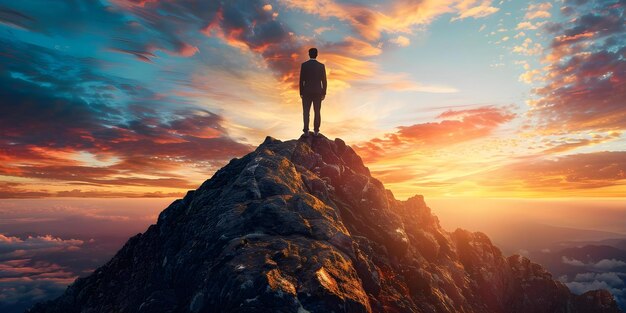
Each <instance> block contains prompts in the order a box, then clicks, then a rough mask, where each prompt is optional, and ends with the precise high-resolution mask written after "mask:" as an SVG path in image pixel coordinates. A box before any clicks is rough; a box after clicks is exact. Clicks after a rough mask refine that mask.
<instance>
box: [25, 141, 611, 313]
mask: <svg viewBox="0 0 626 313" xmlns="http://www.w3.org/2000/svg"><path fill="white" fill-rule="evenodd" d="M31 312H64V313H70V312H294V313H306V312H315V313H318V312H350V313H352V312H354V313H357V312H507V313H514V312H535V313H541V312H546V313H548V312H569V313H576V312H580V313H582V312H585V313H591V312H619V310H618V309H617V306H616V303H615V301H614V300H613V298H612V297H611V295H610V294H609V293H608V292H606V291H592V292H588V293H586V294H583V295H580V296H576V295H574V294H572V293H570V291H569V290H568V289H567V287H566V286H564V285H563V284H561V283H560V282H558V281H555V280H553V279H552V276H551V275H550V273H548V272H546V271H545V270H544V269H543V268H542V267H541V266H539V265H537V264H534V263H532V262H531V261H529V260H528V259H526V258H524V257H521V256H517V255H515V256H511V257H508V258H506V257H504V256H503V255H502V253H501V252H500V250H499V249H498V248H496V247H495V246H494V245H493V244H492V243H491V242H490V240H489V238H487V236H485V235H484V234H482V233H470V232H467V231H464V230H456V231H454V232H452V233H449V232H446V231H444V230H443V229H442V228H441V226H440V225H439V221H438V220H437V217H435V216H433V215H432V214H431V212H430V209H429V208H428V207H427V206H426V204H425V203H424V199H423V198H422V196H415V197H413V198H410V199H409V200H407V201H398V200H396V199H395V198H394V197H393V195H392V193H391V192H390V191H389V190H386V189H385V188H384V186H383V185H382V183H381V182H380V181H378V180H376V179H375V178H373V177H371V176H370V173H369V170H368V169H367V168H366V167H365V166H364V165H363V163H362V161H361V159H360V157H359V156H358V155H357V154H356V153H355V152H354V151H353V150H352V149H351V148H350V147H349V146H347V145H346V144H345V143H344V142H343V141H342V140H340V139H336V140H334V141H332V140H328V139H326V138H324V137H322V136H320V137H309V138H301V139H299V140H291V141H286V142H281V141H279V140H275V139H272V138H270V137H268V138H267V139H266V140H265V142H263V144H261V145H260V146H259V147H258V148H257V149H256V151H254V152H252V153H250V154H248V155H246V156H244V157H243V158H241V159H233V160H232V161H231V162H230V163H229V164H228V165H226V166H225V167H224V168H222V169H221V170H219V171H218V172H217V173H216V174H215V175H214V176H213V177H212V178H211V179H209V180H207V181H206V182H204V183H203V184H202V186H200V188H198V189H197V190H195V191H190V192H189V193H188V194H187V195H186V196H185V197H184V198H183V199H180V200H176V201H175V202H174V203H172V204H171V205H170V206H169V207H168V208H167V209H165V210H164V211H163V212H162V213H161V214H160V216H159V219H158V222H157V224H156V225H152V226H150V227H149V228H148V230H147V231H146V232H145V233H143V234H139V235H136V236H134V237H132V238H131V239H130V240H129V241H128V242H127V243H126V245H124V247H123V248H122V249H121V250H120V251H119V252H118V253H117V255H115V257H114V258H113V259H112V260H111V261H109V262H108V263H107V264H106V265H104V266H102V267H101V268H99V269H97V270H96V271H95V272H94V273H93V274H92V275H90V276H89V277H86V278H80V279H78V280H76V282H75V283H73V284H72V285H71V286H70V287H69V288H68V289H67V291H66V292H65V294H64V295H63V296H61V297H60V298H58V299H56V300H54V301H50V302H47V303H43V304H39V305H37V306H35V307H34V308H33V309H32V310H31Z"/></svg>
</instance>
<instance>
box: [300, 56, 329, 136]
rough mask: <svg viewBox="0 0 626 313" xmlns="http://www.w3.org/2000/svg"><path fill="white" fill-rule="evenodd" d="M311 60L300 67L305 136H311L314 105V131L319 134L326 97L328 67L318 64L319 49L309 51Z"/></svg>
mask: <svg viewBox="0 0 626 313" xmlns="http://www.w3.org/2000/svg"><path fill="white" fill-rule="evenodd" d="M309 58H310V59H309V60H308V61H306V62H304V63H302V66H301V67H300V98H302V111H303V118H304V128H303V129H302V131H304V135H305V136H308V135H309V112H310V111H311V103H313V111H314V112H315V117H314V118H313V131H314V134H315V136H317V135H318V134H319V131H320V124H321V122H322V117H321V113H320V110H321V109H322V100H324V98H325V97H326V86H327V85H326V67H324V64H322V63H320V62H318V61H317V60H316V59H315V58H317V49H316V48H311V49H309Z"/></svg>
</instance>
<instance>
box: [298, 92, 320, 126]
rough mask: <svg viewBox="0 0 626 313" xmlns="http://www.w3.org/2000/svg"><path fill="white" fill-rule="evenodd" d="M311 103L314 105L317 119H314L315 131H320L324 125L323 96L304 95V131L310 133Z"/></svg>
mask: <svg viewBox="0 0 626 313" xmlns="http://www.w3.org/2000/svg"><path fill="white" fill-rule="evenodd" d="M311 103H312V104H313V112H314V114H315V117H314V118H313V130H314V131H316V132H319V131H320V124H321V123H322V116H321V113H320V111H321V109H322V96H321V95H302V113H303V114H302V115H303V119H304V128H303V129H302V131H304V132H308V131H309V113H310V112H311Z"/></svg>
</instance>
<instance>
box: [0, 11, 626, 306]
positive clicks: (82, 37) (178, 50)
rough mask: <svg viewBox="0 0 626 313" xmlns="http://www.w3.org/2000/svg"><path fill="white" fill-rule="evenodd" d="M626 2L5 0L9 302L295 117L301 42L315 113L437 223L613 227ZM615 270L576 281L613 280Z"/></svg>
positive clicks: (90, 254) (151, 218) (3, 288)
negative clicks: (318, 89)
mask: <svg viewBox="0 0 626 313" xmlns="http://www.w3.org/2000/svg"><path fill="white" fill-rule="evenodd" d="M625 7H626V1H624V0H596V1H585V0H557V1H552V2H545V1H538V2H537V1H512V0H509V1H489V0H397V1H379V0H317V1H310V0H266V1H265V0H263V1H260V0H222V1H219V0H177V1H176V0H55V1H51V0H19V1H16V0H0V311H2V312H9V313H12V312H23V310H24V309H25V308H27V307H29V306H31V305H32V304H33V303H35V302H37V301H41V300H44V299H49V298H53V297H56V296H58V295H59V294H60V293H61V292H62V291H63V290H64V289H65V288H66V287H67V285H68V284H69V283H71V282H72V281H74V279H75V278H76V277H79V276H85V275H87V274H89V273H91V272H93V270H94V269H95V268H97V267H99V266H101V265H102V264H104V263H105V262H106V261H107V260H109V259H110V258H111V256H112V255H113V254H114V253H115V252H116V251H117V250H118V249H119V248H120V247H121V246H122V244H123V243H124V242H126V240H127V239H128V238H129V236H131V235H133V234H136V233H137V232H142V231H144V230H145V229H146V227H147V226H148V225H150V224H152V223H155V222H156V218H157V216H158V214H159V212H160V211H161V210H163V209H164V208H165V207H166V206H167V205H168V204H169V203H171V202H172V201H173V199H175V198H177V197H181V196H182V195H184V194H185V192H186V191H187V190H189V189H196V188H197V187H198V186H199V185H200V184H201V183H202V182H203V181H205V180H206V179H208V178H210V177H211V175H212V174H213V173H214V172H215V171H216V170H217V169H219V168H220V167H222V166H223V165H225V164H226V163H227V162H228V161H229V160H230V159H232V158H235V157H241V156H243V155H245V154H246V153H248V152H250V151H252V150H253V149H254V148H255V147H256V146H258V145H259V144H260V143H261V142H262V141H263V140H264V138H265V137H266V136H273V137H275V138H278V139H281V140H289V139H295V138H298V137H299V136H300V133H301V129H302V125H301V119H302V116H301V114H302V113H301V110H302V109H301V103H300V98H299V96H298V94H297V89H296V87H297V79H298V71H299V68H300V63H301V62H304V61H306V60H307V59H308V56H307V50H308V49H309V48H310V47H317V48H318V49H319V52H320V54H319V58H318V59H319V60H320V61H321V62H323V63H325V65H326V70H327V76H328V82H329V87H328V95H327V96H326V100H325V101H324V102H323V105H322V127H321V132H322V133H323V134H324V135H325V136H327V137H329V138H331V139H332V138H337V137H338V138H342V139H343V140H345V141H346V143H347V144H349V145H350V146H352V147H353V148H354V149H355V150H356V151H357V152H358V153H359V154H360V155H361V156H362V158H363V161H364V162H365V164H366V166H368V167H369V168H370V170H371V172H372V174H373V176H375V177H377V178H379V179H380V180H382V181H383V183H385V186H386V187H387V188H389V189H391V190H392V191H393V193H394V195H395V196H396V197H397V198H399V199H406V198H408V197H410V196H412V195H414V194H422V195H424V196H425V197H426V201H427V203H428V204H429V205H431V206H432V208H433V212H435V213H436V214H437V215H438V216H439V217H440V219H441V223H442V225H444V227H445V228H446V229H448V230H454V229H455V228H456V227H463V228H466V229H470V230H480V231H484V232H485V233H487V234H488V235H489V236H490V237H491V238H492V239H493V241H494V242H495V243H496V244H498V246H499V247H501V248H503V249H504V250H503V251H505V252H506V253H513V252H516V253H521V254H524V255H528V252H529V251H532V249H530V248H529V247H528V246H525V245H524V244H525V243H524V244H520V243H519V242H520V240H522V241H523V240H526V239H527V237H533V238H535V239H536V240H535V241H534V242H532V244H533V247H535V248H537V249H540V250H537V251H544V250H545V249H547V248H548V247H549V245H548V244H555V245H556V244H559V243H561V242H563V241H567V240H589V241H592V240H600V239H607V238H619V237H622V238H624V237H626V223H625V222H624V221H625V220H626V135H625V134H624V133H625V132H626V60H625V59H626V25H625V24H624V8H625ZM114 198H115V199H114ZM131 198H132V199H131ZM496 198H497V199H496ZM529 233H532V234H533V235H534V236H527V235H528V234H529ZM537 238H538V239H537ZM533 240H534V239H533ZM522 251H526V253H523V252H522ZM537 251H535V253H542V252H537ZM531 253H532V252H531ZM625 261H626V260H623V261H622V263H623V262H625ZM619 274H620V275H622V276H619V277H622V279H623V280H619V279H618V280H617V285H616V284H615V280H611V281H602V282H597V281H595V280H594V281H591V282H586V281H585V282H579V281H576V278H574V277H570V278H569V280H570V281H569V283H570V284H577V285H576V286H578V287H577V288H578V289H577V290H578V291H580V292H582V291H586V290H591V289H595V288H598V285H597V283H605V285H606V288H607V289H610V290H611V291H612V292H613V294H614V295H616V296H619V295H621V297H624V296H625V295H626V273H619ZM583 283H584V284H586V285H585V287H584V288H580V286H581V284H583ZM605 285H602V286H601V287H602V288H605ZM609 286H612V287H611V288H613V289H611V288H609ZM585 288H586V289H585ZM620 299H622V298H620ZM623 299H626V298H623ZM623 303H626V300H623Z"/></svg>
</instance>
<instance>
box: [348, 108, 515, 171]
mask: <svg viewBox="0 0 626 313" xmlns="http://www.w3.org/2000/svg"><path fill="white" fill-rule="evenodd" d="M514 117H515V114H513V113H510V112H509V111H507V110H506V109H502V108H496V107H481V108H476V109H468V110H449V111H446V112H443V113H441V114H440V115H439V116H438V118H439V119H442V121H440V122H431V123H423V124H414V125H411V126H400V127H398V131H396V132H394V133H388V134H386V135H385V136H384V137H383V138H374V139H371V140H370V141H368V142H364V143H362V144H359V145H357V146H355V150H356V151H357V152H358V153H359V154H360V155H361V157H362V158H363V159H364V160H365V162H376V161H377V160H380V159H389V158H393V157H398V156H401V155H406V154H410V153H412V152H413V151H414V150H415V149H417V148H418V147H428V148H429V149H434V148H437V147H442V146H448V145H453V144H456V143H460V142H465V141H469V140H472V139H476V138H480V137H484V136H487V135H489V134H490V133H491V132H492V131H493V130H494V129H495V128H496V127H498V126H499V125H501V124H503V123H506V122H509V121H511V120H512V119H513V118H514Z"/></svg>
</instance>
